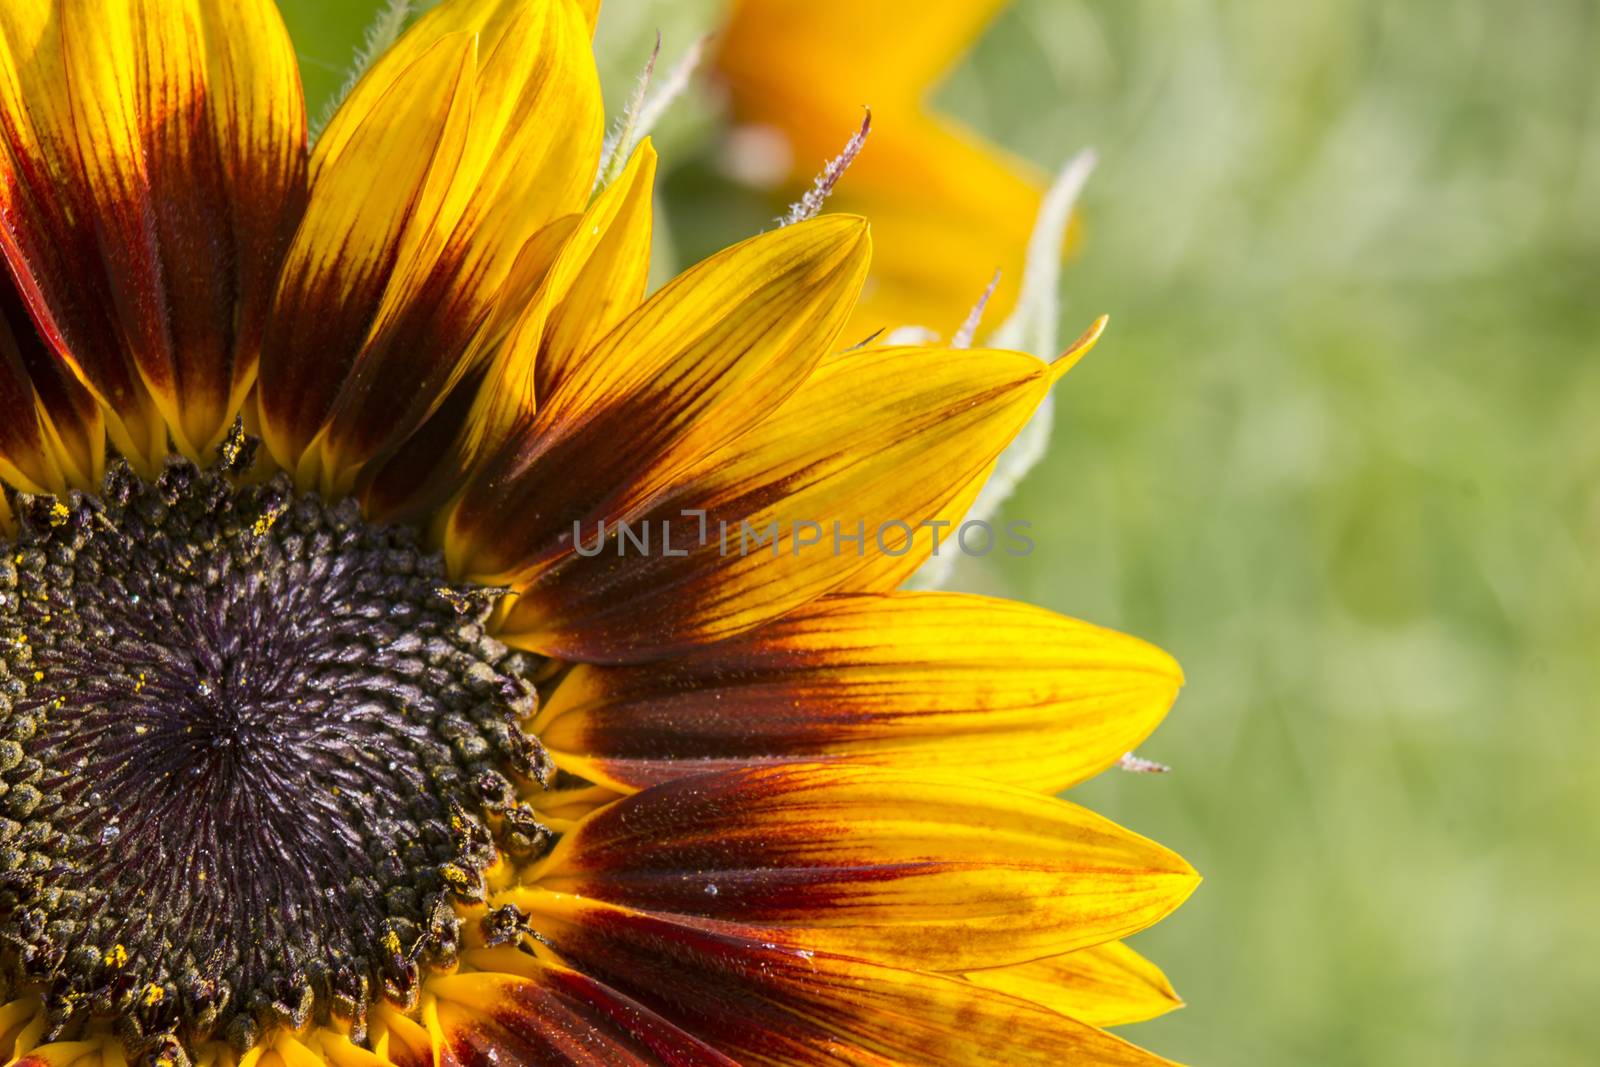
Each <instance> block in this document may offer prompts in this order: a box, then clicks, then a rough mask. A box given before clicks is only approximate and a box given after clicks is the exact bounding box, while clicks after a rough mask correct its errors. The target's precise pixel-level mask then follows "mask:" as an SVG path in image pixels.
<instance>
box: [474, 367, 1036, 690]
mask: <svg viewBox="0 0 1600 1067" xmlns="http://www.w3.org/2000/svg"><path fill="white" fill-rule="evenodd" d="M613 336H615V335H613ZM1048 378H1049V368H1048V367H1047V366H1046V365H1045V364H1044V363H1041V362H1040V361H1039V360H1036V359H1034V358H1033V357H1032V356H1028V355H1025V354H1023V353H1020V352H998V351H985V350H953V349H951V350H945V349H898V348H894V349H891V348H882V349H868V350H863V351H860V352H856V353H852V354H850V355H848V356H846V357H843V358H839V359H834V360H830V361H829V362H827V363H826V364H825V365H823V366H822V367H820V368H819V369H818V370H817V372H816V374H814V375H813V376H812V378H811V379H810V380H808V381H807V382H806V384H805V385H804V386H803V387H802V388H801V389H800V391H799V392H798V393H796V394H795V395H794V396H793V397H791V398H790V399H789V400H788V401H787V402H786V403H785V404H784V406H783V407H782V408H781V409H779V411H778V412H777V413H776V414H775V415H774V416H773V417H772V418H770V419H768V420H767V421H766V422H765V423H763V424H761V425H760V426H758V427H757V428H756V429H755V430H753V431H751V432H750V433H749V434H747V435H745V436H744V437H742V438H740V439H738V440H736V441H735V442H734V443H733V444H732V445H730V446H728V448H727V449H726V450H725V451H723V452H720V453H715V454H713V455H711V456H710V457H708V458H707V459H706V460H705V461H704V462H703V463H702V464H701V465H700V466H699V467H698V468H697V469H695V470H693V471H692V472H690V474H689V475H688V476H687V477H686V478H685V479H684V480H683V481H682V482H681V483H680V484H679V485H677V486H676V487H674V488H673V489H672V490H671V491H670V492H668V493H665V494H663V495H661V496H659V497H658V498H657V499H656V500H655V501H654V502H652V503H651V505H650V506H649V508H648V509H646V510H642V511H640V512H636V513H634V514H632V515H629V516H628V520H629V522H630V529H631V530H632V532H633V534H635V535H637V534H638V533H639V532H640V531H642V530H643V531H649V533H648V536H649V537H650V538H651V539H652V541H651V543H652V544H653V545H654V547H653V548H650V547H648V546H647V547H646V548H645V550H644V551H642V552H641V551H639V550H638V546H637V544H631V543H630V542H625V541H623V540H620V539H619V538H618V536H617V531H616V529H615V527H614V526H613V527H611V528H608V530H607V531H606V536H607V537H609V538H610V540H604V539H602V538H599V537H598V534H599V532H600V531H599V528H598V523H597V522H595V521H594V520H593V519H586V520H585V521H583V522H581V523H577V524H576V525H574V523H573V519H572V518H571V517H565V518H566V527H567V528H566V529H565V530H564V531H563V532H564V533H565V535H566V536H567V537H568V538H569V539H572V538H575V537H576V538H581V542H582V544H583V545H584V546H585V550H584V551H585V555H581V556H580V555H577V554H574V555H571V556H569V557H567V558H566V559H564V560H563V561H562V563H561V566H560V567H558V568H556V569H554V570H551V571H549V572H547V573H545V574H542V575H540V576H538V577H537V578H536V579H535V580H533V581H532V582H531V583H529V584H528V585H527V587H526V588H519V590H518V592H519V595H518V597H517V598H516V599H515V600H514V602H513V604H512V607H511V610H510V613H509V615H508V617H507V619H506V620H505V625H504V627H503V629H504V635H503V636H504V639H505V640H507V641H510V642H513V643H515V644H517V645H518V646H519V647H523V648H527V649H530V650H533V651H539V652H545V653H547V654H553V655H559V656H561V657H562V658H569V659H577V660H582V661H588V662H612V663H616V662H630V661H636V660H646V659H655V658H660V657H662V656H667V655H672V654H675V653H679V652H682V651H685V650H687V649H689V648H692V647H695V646H697V645H702V644H708V643H710V642H712V641H716V640H721V639H723V638H727V637H731V636H733V635H735V634H738V633H741V632H743V631H745V630H748V629H750V628H751V627H754V626H757V625H759V624H761V623H763V622H766V621H767V620H769V619H772V618H776V617H777V616H780V615H783V614H785V613H787V612H789V611H792V610H794V609H795V608H797V607H800V606H801V605H803V604H805V603H808V602H810V601H812V600H814V599H816V598H817V597H819V596H821V595H823V594H824V593H827V592H830V591H832V590H833V589H836V588H838V587H840V586H841V585H842V584H843V583H845V582H847V581H848V580H849V579H850V578H851V577H852V576H853V575H855V574H856V573H858V572H860V571H861V570H863V569H864V568H867V567H869V566H872V565H874V563H875V561H876V560H878V559H879V557H881V556H884V555H892V556H912V557H918V556H920V557H923V558H925V557H926V556H927V554H928V553H929V552H931V550H932V532H931V531H929V530H926V529H919V527H921V525H922V523H924V522H925V521H926V520H929V519H931V518H933V517H935V516H937V515H938V514H939V513H940V512H941V511H942V510H943V509H944V508H945V507H946V505H947V504H948V503H949V502H950V501H951V499H952V498H953V497H955V496H956V495H957V493H959V492H960V491H961V490H962V489H963V488H964V487H965V486H967V485H968V484H969V483H970V482H971V481H972V479H973V478H975V477H976V476H977V475H978V473H979V472H980V471H982V470H984V469H985V468H986V467H987V466H988V465H989V464H990V463H992V462H993V460H994V458H995V456H996V455H998V454H999V452H1000V450H1001V449H1003V448H1004V447H1005V446H1006V444H1007V443H1008V442H1009V441H1010V440H1011V438H1012V437H1014V436H1015V435H1016V433H1017V431H1018V430H1019V429H1021V427H1022V426H1023V425H1024V424H1025V423H1026V422H1027V419H1028V418H1029V416H1030V415H1031V414H1032V412H1033V410H1034V408H1035V407H1037V405H1038V403H1039V401H1040V399H1041V398H1042V397H1043V396H1044V393H1045V391H1046V389H1048V387H1049V381H1048ZM590 553H592V554H590Z"/></svg>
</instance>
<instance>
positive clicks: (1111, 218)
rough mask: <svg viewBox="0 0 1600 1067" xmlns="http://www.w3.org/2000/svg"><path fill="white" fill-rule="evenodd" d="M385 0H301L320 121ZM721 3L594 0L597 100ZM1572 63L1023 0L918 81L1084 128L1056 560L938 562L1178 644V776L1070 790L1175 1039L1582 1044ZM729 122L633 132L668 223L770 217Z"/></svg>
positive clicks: (1588, 154)
mask: <svg viewBox="0 0 1600 1067" xmlns="http://www.w3.org/2000/svg"><path fill="white" fill-rule="evenodd" d="M374 6H375V5H373V4H369V3H367V2H365V0H355V2H350V3H343V4H338V5H331V4H327V3H325V2H321V0H284V8H285V12H286V14H287V16H288V18H289V20H290V24H291V28H292V30H293V32H294V33H295V35H296V41H297V46H298V48H299V52H300V56H301V62H302V67H303V70H304V74H305V80H306V85H307V90H308V94H309V95H310V96H311V98H312V101H313V110H314V111H315V110H316V108H317V104H318V101H320V100H321V99H322V98H324V97H326V96H327V95H328V94H329V93H331V92H332V91H333V90H334V89H335V87H336V86H337V85H338V84H339V82H340V80H341V72H342V71H343V70H344V69H345V68H346V67H347V66H348V64H349V60H350V56H351V53H352V51H353V49H354V47H355V45H356V43H357V42H358V40H359V38H360V35H361V32H362V29H363V27H364V26H365V25H366V24H367V23H368V22H369V21H370V18H371V13H372V10H373V7H374ZM715 9H716V4H715V3H713V2H711V0H688V2H684V0H679V2H667V0H651V2H645V3H640V2H638V0H629V2H626V3H624V2H623V0H612V2H611V5H610V8H609V9H608V10H606V11H605V13H604V14H603V16H602V32H601V38H600V44H599V48H600V53H601V61H602V67H603V69H604V70H605V73H606V81H607V88H608V98H609V100H610V103H611V105H612V108H613V110H615V109H616V107H617V106H618V105H619V104H620V102H621V101H622V99H623V98H624V97H625V95H626V93H627V91H628V89H629V88H630V87H631V83H632V78H633V74H634V72H635V71H637V69H638V68H639V67H640V66H641V65H642V63H643V60H644V57H645V55H646V54H647V53H648V48H649V41H650V39H651V34H652V33H653V31H654V29H655V28H657V27H659V28H660V29H661V31H662V33H663V36H664V38H665V42H666V43H665V47H664V54H665V55H666V56H667V57H672V56H675V55H676V54H678V53H679V52H680V51H681V50H682V49H683V48H684V47H685V46H686V45H687V44H688V43H689V41H691V40H692V39H693V38H694V37H695V36H696V35H697V34H698V33H700V32H702V31H703V30H705V29H707V28H709V27H710V26H711V25H712V24H713V22H714V20H715ZM1597 56H1600V5H1597V4H1596V3H1592V2H1583V0H1540V3H1538V4H1523V5H1512V4H1487V3H1453V2H1446V0H1426V2H1425V0H1417V2H1412V3H1404V4H1401V3H1386V2H1382V0H1296V2H1294V3H1285V4H1274V3H1264V2H1247V0H1238V2H1227V0H1160V2H1157V0H1151V2H1130V0H1083V2H1079V0H1018V2H1016V3H1014V4H1013V5H1012V7H1011V8H1010V9H1009V10H1008V12H1007V13H1006V14H1004V15H1003V16H1002V17H1001V18H1000V19H999V20H998V21H997V22H996V23H995V24H994V26H993V27H992V29H991V30H990V31H989V32H988V33H987V34H986V35H985V37H984V38H983V39H982V40H981V41H980V42H978V44H977V45H976V47H975V49H974V51H973V52H972V54H971V56H970V57H969V58H968V60H967V61H966V62H964V63H963V64H962V65H961V66H960V68H959V69H957V70H956V71H955V72H954V73H953V74H952V76H951V77H950V79H949V81H948V82H947V83H946V84H945V85H944V86H943V87H942V88H941V89H940V90H939V93H938V99H939V100H940V101H941V102H942V103H943V105H944V106H945V107H946V108H947V109H948V110H949V111H950V112H951V113H953V114H955V115H958V116H960V117H962V118H964V119H966V120H968V121H969V122H971V123H972V124H973V125H974V126H976V127H977V128H978V129H980V130H982V131H984V132H985V133H986V134H987V135H989V136H991V137H993V138H994V139H996V140H997V141H999V142H1001V143H1003V144H1005V145H1007V146H1009V147H1011V148H1013V149H1015V150H1017V151H1019V152H1021V153H1022V154H1024V155H1026V156H1029V157H1031V158H1033V159H1035V160H1037V161H1038V162H1039V163H1041V164H1042V165H1045V166H1047V167H1050V168H1053V167H1054V166H1056V165H1057V164H1059V163H1060V162H1061V161H1063V160H1064V159H1065V158H1066V157H1067V156H1068V155H1070V154H1071V153H1072V152H1074V151H1075V150H1076V149H1078V148H1080V147H1083V146H1086V145H1093V146H1094V147H1096V148H1097V149H1098V150H1099V151H1100V154H1101V158H1102V163H1101V166H1100V169H1099V171H1098V172H1097V174H1096V176H1095V178H1094V180H1093V182H1092V183H1091V185H1090V190H1089V193H1088V195H1087V198H1086V201H1085V205H1084V210H1085V215H1086V218H1087V241H1086V244H1085V245H1084V248H1083V250H1082V253H1081V255H1080V257H1079V258H1078V259H1077V260H1076V261H1075V262H1074V263H1073V264H1072V265H1071V266H1069V268H1068V269H1067V273H1066V278H1065V283H1066V297H1067V305H1068V306H1067V308H1066V320H1065V323H1064V327H1063V335H1064V336H1073V335H1075V334H1076V333H1077V330H1078V328H1080V327H1081V326H1082V324H1084V323H1085V322H1087V321H1088V320H1089V319H1090V318H1092V317H1093V316H1094V315H1095V314H1098V313H1100V312H1102V311H1105V312H1110V313H1111V315H1112V319H1113V326H1112V330H1111V332H1110V334H1109V335H1108V336H1107V338H1106V340H1105V341H1104V342H1102V344H1101V346H1100V347H1099V348H1098V349H1097V350H1096V351H1095V353H1094V355H1093V356H1092V357H1091V358H1090V359H1089V360H1088V361H1087V362H1086V363H1085V364H1084V365H1083V366H1082V367H1080V368H1079V369H1077V370H1075V371H1074V372H1073V373H1072V374H1071V375H1070V376H1069V377H1068V379H1067V380H1066V382H1065V383H1064V384H1063V386H1062V387H1061V388H1060V389H1059V390H1058V393H1057V397H1058V404H1059V406H1058V408H1057V411H1058V421H1057V425H1056V431H1055V437H1054V443H1053V448H1052V453H1051V456H1050V457H1049V458H1048V459H1047V460H1046V461H1045V463H1044V464H1043V465H1042V466H1040V467H1039V468H1037V469H1036V470H1035V471H1034V472H1033V473H1032V474H1031V475H1030V477H1029V478H1028V480H1027V481H1026V483H1025V484H1024V486H1023V488H1022V489H1021V490H1020V491H1019V493H1018V494H1017V496H1016V497H1015V498H1014V499H1013V500H1012V502H1011V503H1010V505H1009V506H1008V508H1007V510H1008V512H1009V514H1010V517H1013V518H1020V519H1026V520H1029V521H1031V522H1032V523H1033V525H1034V533H1035V536H1036V538H1037V540H1038V542H1039V548H1038V550H1037V552H1036V553H1035V554H1034V555H1033V556H1032V557H1031V558H1028V559H1025V560H1020V561H1007V564H1008V565H1006V566H1004V567H1003V569H982V568H976V569H973V568H969V569H967V570H964V571H962V572H960V573H959V574H958V576H957V583H958V584H959V585H961V586H963V587H966V588H975V589H981V590H985V591H991V592H1001V593H1005V594H1008V595H1013V596H1017V597H1019V598H1022V599H1026V600H1030V601H1033V602H1036V603H1039V604H1043V605H1047V606H1049V607H1051V608H1055V609H1057V610H1060V611H1063V612H1066V613H1069V614H1073V615H1077V616H1081V617H1084V618H1088V619H1091V620H1094V621H1096V622H1100V623H1103V624H1106V625H1110V626H1114V627H1117V628H1119V629H1124V630H1128V631H1131V632H1133V633H1137V634H1140V635H1141V636H1144V637H1147V638H1149V639H1151V640H1153V641H1155V642H1157V643H1159V644H1161V645H1163V646H1164V647H1166V648H1168V649H1169V650H1171V651H1172V652H1174V653H1175V654H1176V655H1177V656H1178V658H1179V659H1180V660H1181V661H1182V662H1183V664H1184V666H1185V668H1186V670H1187V672H1188V677H1189V685H1188V689H1187V690H1186V692H1185V694H1184V696H1183V697H1182V698H1181V700H1180V701H1179V703H1178V706H1177V708H1176V709H1175V711H1174V712H1173V714H1172V716H1171V718H1170V719H1169V720H1168V722H1167V724H1166V725H1165V726H1164V727H1163V728H1162V730H1161V731H1160V732H1159V733H1158V734H1157V735H1156V736H1155V738H1153V739H1152V740H1151V742H1150V743H1149V744H1148V745H1147V746H1145V748H1143V749H1142V750H1141V752H1142V754H1143V755H1146V756H1149V757H1151V758H1154V759H1158V760H1162V761H1164V762H1167V763H1170V764H1172V765H1174V767H1175V768H1176V769H1175V771H1174V773H1172V774H1171V775H1168V776H1166V777H1135V776H1131V775H1126V774H1120V773H1115V772H1113V773H1111V774H1108V775H1105V776H1102V778H1101V779H1099V780H1097V781H1095V782H1093V783H1090V784H1089V785H1088V786H1086V787H1084V788H1082V789H1081V790H1079V791H1078V793H1077V795H1076V797H1075V798H1076V799H1079V800H1082V801H1084V802H1085V803H1088V804H1090V805H1091V806H1093V807H1095V808H1097V809H1099V810H1101V811H1104V812H1106V813H1107V814H1110V815H1112V816H1113V817H1115V818H1117V819H1118V820H1120V821H1122V822H1124V823H1126V824H1127V825H1129V826H1131V827H1133V828H1135V829H1137V830H1139V831H1141V832H1143V833H1146V834H1148V835H1150V836H1152V837H1155V838H1156V839H1158V840H1160V841H1162V842H1164V843H1166V844H1168V845H1171V846H1173V847H1175V848H1177V849H1178V850H1179V851H1181V852H1182V853H1184V855H1186V856H1187V857H1188V858H1189V859H1190V860H1192V861H1193V862H1194V863H1195V865H1196V866H1198V867H1199V868H1200V869H1201V871H1202V872H1203V873H1204V874H1205V875H1206V876H1207V881H1206V883H1205V884H1204V885H1203V886H1202V887H1201V889H1200V891H1199V893H1198V894H1197V895H1196V896H1195V897H1194V899H1193V900H1192V901H1191V902H1190V903H1189V904H1188V905H1187V906H1186V907H1185V908H1184V909H1183V910H1182V911H1180V912H1179V913H1178V914H1177V915H1176V916H1174V917H1173V918H1172V919H1169V920H1168V921H1167V922H1165V923H1163V924H1162V925H1161V926H1159V927H1158V928H1156V929H1154V930H1152V931H1150V932H1148V933H1146V934H1144V935H1141V936H1140V937H1139V938H1137V939H1135V944H1137V945H1138V947H1139V948H1141V949H1142V950H1143V951H1145V952H1146V953H1147V954H1149V955H1151V956H1153V957H1154V958H1155V959H1157V960H1158V961H1159V962H1160V963H1161V964H1162V965H1163V966H1164V967H1165V968H1166V970H1167V972H1168V974H1169V975H1170V976H1171V977H1172V979H1173V981H1174V983H1175V984H1176V985H1177V987H1178V989H1179V991H1180V992H1181V993H1182V994H1183V995H1184V996H1185V998H1186V999H1187V1000H1188V1002H1189V1007H1188V1008H1187V1009H1186V1010H1184V1011H1181V1012H1177V1013H1175V1014H1173V1015H1170V1016H1168V1017H1166V1018H1164V1019H1161V1020H1157V1021H1155V1022H1152V1023H1148V1024H1144V1025H1141V1026H1139V1027H1136V1028H1133V1029H1132V1030H1130V1031H1129V1036H1131V1037H1133V1038H1134V1039H1135V1040H1137V1041H1139V1042H1140V1043H1142V1044H1145V1045H1147V1046H1149V1047H1152V1048H1154V1049H1155V1050H1157V1051H1160V1052H1162V1053H1164V1054H1166V1055H1169V1056H1172V1057H1174V1058H1176V1059H1180V1060H1184V1061H1189V1062H1193V1063H1196V1064H1219V1065H1220V1064H1289V1063H1303V1064H1383V1065H1387V1064H1401V1063H1452V1064H1497V1065H1498V1064H1507V1065H1529V1064H1541V1065H1556V1064H1592V1063H1595V1062H1597V1057H1600V1052H1597V1051H1596V1050H1597V1049H1600V1011H1597V1010H1596V1007H1595V998H1596V994H1597V991H1600V921H1597V914H1600V907H1597V903H1600V834H1597V831H1596V825H1597V819H1600V773H1597V771H1596V767H1595V757H1596V756H1597V755H1600V717H1597V716H1596V715H1595V714H1594V712H1593V708H1594V702H1593V700H1592V696H1593V694H1594V693H1595V692H1596V689H1597V682H1600V657H1597V656H1596V655H1595V651H1596V638H1597V637H1600V626H1597V620H1600V614H1597V611H1596V608H1597V606H1600V605H1597V603H1596V601H1597V592H1600V589H1597V583H1596V579H1595V574H1594V570H1593V568H1592V566H1591V564H1590V561H1591V560H1592V559H1594V558H1595V548H1596V544H1595V541H1596V530H1597V525H1600V494H1597V489H1600V360H1597V359H1596V356H1597V355H1600V353H1597V352H1596V348H1597V345H1596V338H1597V337H1600V298H1597V295H1596V280H1597V278H1600V75H1597V73H1596V71H1597V69H1600V65H1597V63H1596V57H1597ZM861 61H862V62H871V57H870V56H863V57H861ZM713 113H714V105H713V104H712V103H711V102H710V101H708V100H706V99H700V100H692V101H688V102H686V103H685V105H684V107H683V109H682V115H683V116H684V117H682V118H680V119H678V120H677V121H675V122H674V123H673V124H671V125H669V126H668V128H667V129H666V130H665V131H663V134H662V136H661V137H659V138H658V142H659V143H660V144H661V147H662V149H663V155H664V158H663V166H664V168H665V169H664V174H663V181H662V189H663V191H664V194H665V197H664V199H665V201H666V202H665V203H664V205H663V207H664V210H665V212H666V216H667V219H668V222H669V223H670V225H669V226H668V227H667V234H666V236H667V237H668V238H669V240H670V237H671V235H672V234H677V235H679V236H680V243H679V245H678V246H677V247H678V249H679V250H680V251H681V250H682V249H683V247H684V246H685V245H688V244H692V247H693V248H695V249H700V248H703V247H705V246H707V245H709V244H713V243H720V242H721V241H723V240H724V239H732V238H735V237H740V236H744V235H745V234H746V233H748V232H749V229H750V228H751V227H752V226H755V225H759V223H760V220H761V219H762V218H763V211H764V210H765V209H764V208H762V207H761V206H759V205H757V204H755V203H754V202H753V201H752V202H748V203H745V204H742V205H741V204H739V203H738V202H737V201H736V200H733V199H730V198H729V194H728V192H727V190H725V189H722V188H720V187H715V186H714V185H713V184H712V183H714V182H715V181H717V179H715V178H714V177H713V176H712V168H711V167H710V166H709V165H708V163H707V162H706V161H707V159H708V158H709V156H710V154H711V149H710V147H709V141H710V131H709V117H710V116H711V115H712V114H713ZM843 136H844V132H842V133H841V140H842V139H843ZM869 150H870V149H869ZM708 189H712V190H713V191H714V195H712V194H711V193H708V191H707V190H708ZM685 234H693V241H692V242H688V241H685V240H683V239H682V238H683V235H685ZM664 248H665V250H666V254H667V255H670V254H671V252H672V246H671V245H670V244H669V243H667V242H664Z"/></svg>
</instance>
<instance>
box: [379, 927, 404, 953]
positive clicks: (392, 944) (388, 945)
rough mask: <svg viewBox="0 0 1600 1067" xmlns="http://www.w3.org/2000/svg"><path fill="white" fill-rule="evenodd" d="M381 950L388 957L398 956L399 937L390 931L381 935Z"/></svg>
mask: <svg viewBox="0 0 1600 1067" xmlns="http://www.w3.org/2000/svg"><path fill="white" fill-rule="evenodd" d="M383 950H384V951H385V952H387V953H389V954H390V955H393V956H398V955H400V935H399V934H397V933H395V932H394V931H393V930H390V931H389V932H388V933H386V934H384V935H383Z"/></svg>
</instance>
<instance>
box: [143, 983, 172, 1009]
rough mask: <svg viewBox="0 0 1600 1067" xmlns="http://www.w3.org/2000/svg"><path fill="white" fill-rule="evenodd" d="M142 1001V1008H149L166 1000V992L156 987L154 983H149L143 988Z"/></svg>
mask: <svg viewBox="0 0 1600 1067" xmlns="http://www.w3.org/2000/svg"><path fill="white" fill-rule="evenodd" d="M143 999H144V1006H145V1007H147V1008H151V1007H154V1006H155V1005H157V1004H160V1003H161V1002H162V1001H163V1000H165V999H167V991H166V990H165V989H162V988H161V987H160V986H158V985H156V984H155V983H154V982H151V983H150V984H149V985H147V986H145V987H144V998H143Z"/></svg>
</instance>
